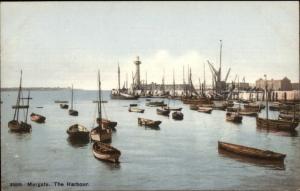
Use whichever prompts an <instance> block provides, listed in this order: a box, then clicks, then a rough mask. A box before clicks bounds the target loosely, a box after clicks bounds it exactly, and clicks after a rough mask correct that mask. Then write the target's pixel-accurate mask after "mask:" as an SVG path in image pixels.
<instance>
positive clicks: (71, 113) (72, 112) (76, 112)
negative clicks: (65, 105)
mask: <svg viewBox="0 0 300 191" xmlns="http://www.w3.org/2000/svg"><path fill="white" fill-rule="evenodd" d="M69 115H72V116H78V111H76V110H73V109H70V110H69Z"/></svg>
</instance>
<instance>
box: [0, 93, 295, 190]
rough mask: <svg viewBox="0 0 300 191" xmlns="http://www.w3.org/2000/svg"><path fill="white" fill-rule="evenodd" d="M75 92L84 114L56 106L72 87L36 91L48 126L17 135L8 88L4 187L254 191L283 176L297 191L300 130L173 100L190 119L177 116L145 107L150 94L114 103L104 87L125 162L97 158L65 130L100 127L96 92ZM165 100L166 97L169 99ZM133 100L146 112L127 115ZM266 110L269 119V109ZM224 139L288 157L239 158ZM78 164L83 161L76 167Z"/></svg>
mask: <svg viewBox="0 0 300 191" xmlns="http://www.w3.org/2000/svg"><path fill="white" fill-rule="evenodd" d="M74 94H75V95H77V96H76V99H75V104H76V108H78V110H79V111H80V115H79V116H77V117H74V116H69V115H68V113H67V111H65V110H62V109H60V108H59V106H58V104H54V100H57V99H64V100H68V99H69V98H68V97H69V95H70V92H69V91H51V92H45V91H33V92H31V96H32V97H33V99H32V100H31V107H30V109H29V111H30V112H31V111H33V112H34V111H35V110H36V109H35V106H37V105H40V106H43V109H41V110H39V112H40V114H42V115H44V116H47V121H46V123H44V124H38V123H32V132H31V133H30V134H15V133H10V132H9V130H8V128H7V127H6V124H7V122H8V120H9V119H11V117H12V115H13V113H12V112H5V111H6V110H10V111H12V110H11V105H12V104H14V102H15V98H16V96H17V92H3V93H2V99H3V104H2V107H1V109H2V114H3V115H2V121H1V135H2V144H1V145H2V146H1V152H2V153H1V154H2V157H3V160H2V161H5V163H2V165H3V166H2V176H3V178H2V186H3V188H5V189H7V190H10V189H12V190H15V189H16V188H15V187H13V188H12V187H9V183H10V182H14V181H18V182H23V183H24V182H28V181H32V180H35V181H46V182H53V181H57V180H59V181H60V182H67V181H69V180H72V182H86V183H88V184H89V185H88V186H87V187H80V189H87V190H93V189H103V190H106V189H119V188H120V187H122V188H124V189H136V188H139V189H145V190H146V189H151V188H152V186H153V184H157V188H159V189H189V188H190V189H192V188H193V189H241V190H243V189H246V188H249V187H250V188H251V186H252V185H253V184H255V182H257V181H258V180H260V184H259V185H257V184H256V186H255V189H267V188H269V187H270V186H271V187H275V186H278V185H277V182H282V181H284V182H285V184H281V185H280V187H281V188H282V189H293V188H295V187H297V185H298V182H299V180H298V176H297V175H298V174H299V173H300V172H299V169H300V166H299V161H298V159H299V158H300V157H299V156H300V155H299V152H298V150H299V142H300V139H299V135H298V130H296V131H295V132H292V133H291V132H281V131H277V132H276V131H275V132H272V131H271V130H269V131H268V130H261V129H258V128H256V121H255V118H253V117H247V116H246V117H244V118H243V121H242V123H241V124H234V123H229V122H226V121H225V111H221V110H213V111H212V113H211V114H205V113H199V112H197V111H193V110H190V108H189V106H188V105H185V104H182V102H181V101H180V100H172V101H170V105H171V106H172V105H173V104H174V105H176V106H180V107H182V112H183V113H184V120H182V121H175V120H173V119H172V118H171V116H170V117H165V116H160V115H157V114H156V107H148V106H146V102H147V101H146V98H140V99H138V100H110V91H103V99H104V100H109V101H108V103H105V104H103V105H105V109H106V110H109V111H110V112H109V114H108V113H107V114H108V115H109V116H107V117H108V118H109V119H111V120H115V121H117V122H118V125H117V131H116V132H115V133H113V135H112V138H113V141H112V145H113V146H115V147H117V148H118V149H120V150H121V152H122V155H121V157H120V163H119V164H114V163H107V162H102V161H98V160H96V159H95V158H94V157H93V155H92V152H91V149H92V148H91V147H92V143H83V144H82V143H79V144H78V143H75V144H73V143H72V142H70V141H69V140H68V135H67V133H65V131H66V129H67V128H68V127H69V126H70V125H71V124H74V123H77V122H80V123H81V124H83V125H84V126H86V127H87V128H88V129H92V128H93V127H94V126H95V121H94V119H95V118H94V117H93V116H96V113H97V110H96V105H97V104H95V103H92V102H91V100H95V99H96V98H97V91H82V90H75V91H74ZM46 95H47V96H46ZM152 99H153V98H152ZM154 100H156V101H161V100H163V99H161V98H155V99H154ZM164 101H165V102H167V99H164ZM130 104H137V105H138V106H139V107H140V108H143V109H145V112H144V113H135V112H128V106H129V105H130ZM79 108H80V109H79ZM259 115H260V116H264V115H265V112H264V110H262V111H261V113H260V114H259ZM269 115H270V118H271V117H272V118H277V117H278V111H270V113H269ZM138 117H143V118H150V119H157V120H160V121H162V123H161V124H160V126H159V127H160V128H159V129H151V128H147V127H143V126H139V125H138V124H137V118H138ZM245 137H247V139H245ZM219 140H222V141H227V142H233V143H236V144H242V145H248V146H252V147H257V148H262V149H268V150H272V151H276V152H281V153H284V154H286V158H285V160H284V163H283V164H279V165H278V164H276V163H275V164H273V163H270V162H268V163H263V162H260V161H259V160H258V161H257V160H255V159H254V160H251V159H247V158H246V159H245V158H241V157H236V156H235V158H230V157H231V155H229V156H230V157H228V155H223V154H222V153H219V151H218V141H219ZM16 144H17V145H18V146H15V145H16ZM25 148H26V149H25ZM28 148H30V149H29V150H28ZM45 158H47V160H45ZM8 159H9V160H8ZM249 160H250V162H249ZM49 161H51V162H49ZM253 161H254V162H253ZM16 164H17V166H15V165H16ZM74 164H77V165H76V168H74ZM99 171H101V172H102V173H101V174H102V175H101V176H100V175H99V174H98V172H99ZM66 172H68V176H66ZM16 174H18V176H17V178H16V176H15V175H16ZM79 174H82V175H86V176H79ZM41 175H43V176H41ZM228 175H230V176H228ZM9 177H14V178H9ZM224 177H226V178H224ZM115 179H118V181H117V182H116V181H114V180H115ZM211 179H219V183H218V184H215V183H214V182H213V181H211ZM261 180H263V181H261ZM50 186H52V184H50ZM24 189H25V190H26V187H20V190H24ZM28 189H29V188H28ZM52 189H57V190H65V189H68V187H54V186H52V187H51V190H52Z"/></svg>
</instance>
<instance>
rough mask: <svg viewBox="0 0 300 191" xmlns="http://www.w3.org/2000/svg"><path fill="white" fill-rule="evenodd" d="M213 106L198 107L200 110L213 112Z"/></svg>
mask: <svg viewBox="0 0 300 191" xmlns="http://www.w3.org/2000/svg"><path fill="white" fill-rule="evenodd" d="M212 110H213V109H212V108H211V107H198V110H197V111H198V112H202V113H211V112H212Z"/></svg>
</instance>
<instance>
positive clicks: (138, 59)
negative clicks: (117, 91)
mask: <svg viewBox="0 0 300 191" xmlns="http://www.w3.org/2000/svg"><path fill="white" fill-rule="evenodd" d="M141 63H142V62H141V61H140V57H139V56H137V57H136V61H134V64H135V66H136V72H135V87H136V88H137V89H139V88H140V87H141V80H140V64H141Z"/></svg>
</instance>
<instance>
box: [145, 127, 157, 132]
mask: <svg viewBox="0 0 300 191" xmlns="http://www.w3.org/2000/svg"><path fill="white" fill-rule="evenodd" d="M144 127H145V130H157V131H158V130H160V127H150V126H144Z"/></svg>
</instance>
